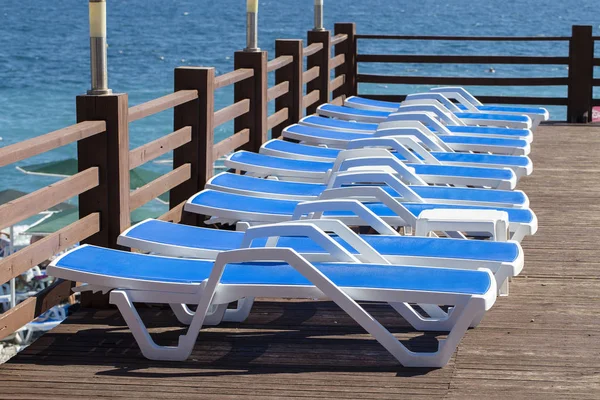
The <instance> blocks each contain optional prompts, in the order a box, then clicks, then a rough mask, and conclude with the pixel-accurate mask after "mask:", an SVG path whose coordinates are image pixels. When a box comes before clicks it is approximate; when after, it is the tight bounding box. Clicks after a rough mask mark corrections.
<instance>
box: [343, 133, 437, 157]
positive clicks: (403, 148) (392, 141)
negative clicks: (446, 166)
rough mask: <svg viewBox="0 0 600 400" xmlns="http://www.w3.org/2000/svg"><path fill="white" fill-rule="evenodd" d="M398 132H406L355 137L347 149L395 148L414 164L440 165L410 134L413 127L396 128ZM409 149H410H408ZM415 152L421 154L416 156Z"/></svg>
mask: <svg viewBox="0 0 600 400" xmlns="http://www.w3.org/2000/svg"><path fill="white" fill-rule="evenodd" d="M396 129H397V131H399V132H403V131H404V132H406V135H404V134H399V135H397V136H384V137H375V138H369V139H356V140H353V141H351V142H350V143H349V144H348V150H351V149H360V148H364V147H376V146H379V147H389V148H392V149H393V150H395V151H396V152H397V153H398V154H401V155H403V156H404V157H405V158H406V160H407V162H410V163H416V164H434V165H436V164H437V165H441V164H442V163H441V162H440V161H439V160H438V159H437V158H435V157H434V156H433V155H432V154H431V153H430V152H429V151H428V150H427V149H426V148H425V147H423V146H422V145H421V143H420V142H419V139H418V138H417V137H416V136H414V135H411V133H412V132H414V131H415V130H414V128H396ZM409 149H410V150H409ZM415 153H416V154H418V155H419V156H421V158H419V157H417V156H416V155H415Z"/></svg>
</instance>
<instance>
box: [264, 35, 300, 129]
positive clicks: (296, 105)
mask: <svg viewBox="0 0 600 400" xmlns="http://www.w3.org/2000/svg"><path fill="white" fill-rule="evenodd" d="M302 46H303V43H302V40H300V39H290V40H283V39H277V40H276V41H275V57H280V56H291V57H292V59H293V61H292V62H291V63H290V64H288V65H286V66H285V67H282V68H279V69H278V70H277V71H275V84H276V85H278V84H280V83H282V82H286V81H287V82H289V91H288V92H287V93H286V94H284V95H283V96H281V97H279V98H277V99H275V112H277V111H279V110H282V109H284V108H286V107H287V109H288V118H287V120H285V121H284V122H283V123H281V124H279V125H277V126H276V127H274V128H273V129H272V130H271V137H273V138H276V137H279V136H281V131H282V130H283V128H284V127H286V126H288V125H291V124H295V123H297V122H298V121H300V119H301V118H302V117H303V111H304V110H303V108H302V97H303V96H302V94H303V83H302V71H303V64H304V57H303V56H302Z"/></svg>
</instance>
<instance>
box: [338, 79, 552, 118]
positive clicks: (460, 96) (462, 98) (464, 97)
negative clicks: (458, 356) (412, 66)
mask: <svg viewBox="0 0 600 400" xmlns="http://www.w3.org/2000/svg"><path fill="white" fill-rule="evenodd" d="M429 93H432V94H441V95H443V96H444V97H445V98H446V99H448V100H450V101H455V103H454V104H455V106H456V107H458V108H459V109H460V110H462V111H467V112H475V113H477V112H485V113H489V114H512V115H523V114H524V115H527V116H528V117H529V118H531V122H532V127H533V128H536V127H537V126H538V125H539V124H540V122H542V121H547V120H548V119H549V118H550V114H549V113H548V110H546V109H545V108H542V107H521V106H512V105H508V106H506V105H485V104H482V103H481V102H480V101H479V100H477V98H475V96H473V95H472V94H471V93H469V92H468V91H467V90H465V89H464V88H461V87H438V88H432V89H430V91H429ZM425 94H426V93H419V94H418V96H416V97H415V96H414V95H408V96H407V98H406V99H407V100H410V99H411V98H418V99H425V98H427V96H425ZM429 98H431V99H439V98H438V97H437V96H431V97H429ZM344 105H345V106H347V107H352V108H358V109H363V110H374V111H388V112H394V111H396V110H398V108H399V107H400V103H398V102H390V101H381V100H371V99H367V98H364V97H359V96H351V97H349V98H347V99H346V100H345V101H344ZM444 105H447V104H446V103H444Z"/></svg>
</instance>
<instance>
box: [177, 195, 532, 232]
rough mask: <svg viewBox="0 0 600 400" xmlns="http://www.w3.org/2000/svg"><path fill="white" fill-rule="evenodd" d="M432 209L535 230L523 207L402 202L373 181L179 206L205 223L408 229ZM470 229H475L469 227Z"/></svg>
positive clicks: (202, 198) (200, 199)
mask: <svg viewBox="0 0 600 400" xmlns="http://www.w3.org/2000/svg"><path fill="white" fill-rule="evenodd" d="M357 198H360V199H365V198H369V199H370V200H371V201H373V202H369V203H364V204H363V203H362V202H360V201H358V200H357ZM363 201H364V200H363ZM438 208H443V209H447V210H496V211H505V212H506V213H507V215H508V221H509V227H508V229H509V232H510V235H511V236H510V239H512V240H515V241H518V242H520V241H521V240H522V239H523V238H524V237H525V236H527V235H533V234H534V233H535V232H536V231H537V217H536V216H535V214H534V213H533V211H531V210H529V209H519V208H503V207H483V206H468V205H460V204H449V205H442V206H440V205H439V204H431V203H409V202H406V203H402V202H399V201H397V200H396V199H394V197H392V196H390V195H389V194H388V193H386V192H385V191H384V190H383V189H382V188H381V187H375V186H373V187H343V188H337V189H330V190H327V191H325V192H324V193H323V194H322V195H321V197H320V199H319V200H316V201H307V202H299V201H294V200H279V199H271V198H261V197H253V196H243V195H239V194H234V193H227V192H220V191H216V190H211V189H205V190H203V191H201V192H199V193H198V194H196V195H194V196H192V197H191V198H190V199H189V200H188V201H187V202H186V204H185V207H184V209H185V210H186V211H189V212H193V213H196V214H200V215H205V216H208V217H210V219H209V220H208V223H223V224H236V223H238V222H247V223H250V224H264V223H268V222H285V221H289V220H292V219H302V218H303V217H304V216H312V217H314V218H319V217H323V218H329V219H338V220H340V221H342V222H343V223H345V224H346V225H348V226H371V227H373V226H376V225H381V224H382V222H386V223H387V224H389V225H391V226H394V227H411V228H412V229H415V228H416V224H417V220H418V218H419V214H420V213H421V212H423V211H425V210H432V209H438ZM467 233H469V232H467ZM473 234H478V233H476V232H473Z"/></svg>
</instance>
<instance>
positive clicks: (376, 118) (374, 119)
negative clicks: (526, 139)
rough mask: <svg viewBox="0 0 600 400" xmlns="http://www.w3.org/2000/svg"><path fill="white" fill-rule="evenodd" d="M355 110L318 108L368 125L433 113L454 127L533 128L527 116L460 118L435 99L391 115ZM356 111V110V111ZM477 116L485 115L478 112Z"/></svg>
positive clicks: (320, 112)
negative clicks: (411, 114) (516, 118)
mask: <svg viewBox="0 0 600 400" xmlns="http://www.w3.org/2000/svg"><path fill="white" fill-rule="evenodd" d="M352 110H353V109H352V108H350V107H348V108H347V109H346V110H345V111H344V110H338V109H336V110H332V109H331V107H328V105H327V104H325V105H321V106H319V107H317V115H321V116H325V117H330V118H337V119H341V120H345V121H357V122H368V123H381V122H385V121H389V120H390V117H391V116H392V115H393V114H395V113H398V112H422V111H425V112H431V113H434V114H435V115H436V116H437V117H438V118H439V119H440V120H441V121H442V122H444V123H446V124H448V125H454V126H469V125H470V126H489V127H506V128H517V129H530V128H531V127H532V122H531V118H529V116H527V115H522V116H523V118H524V119H526V122H520V121H511V120H510V119H509V120H498V119H494V120H489V119H486V118H483V117H482V118H477V117H472V118H459V117H457V116H456V115H455V114H454V113H453V112H451V111H450V110H448V109H447V108H446V107H444V105H443V104H442V103H440V102H439V101H437V100H435V99H422V100H418V101H417V100H412V101H407V102H402V103H401V105H400V107H399V108H398V109H397V110H396V111H394V112H393V113H391V114H390V115H388V116H386V115H379V114H375V113H374V114H373V115H370V114H368V110H363V111H364V112H363V113H358V112H356V111H355V112H353V111H352ZM355 110H356V109H355ZM477 114H481V115H482V116H483V115H484V113H481V112H479V111H478V112H477ZM520 115H521V114H520Z"/></svg>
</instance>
